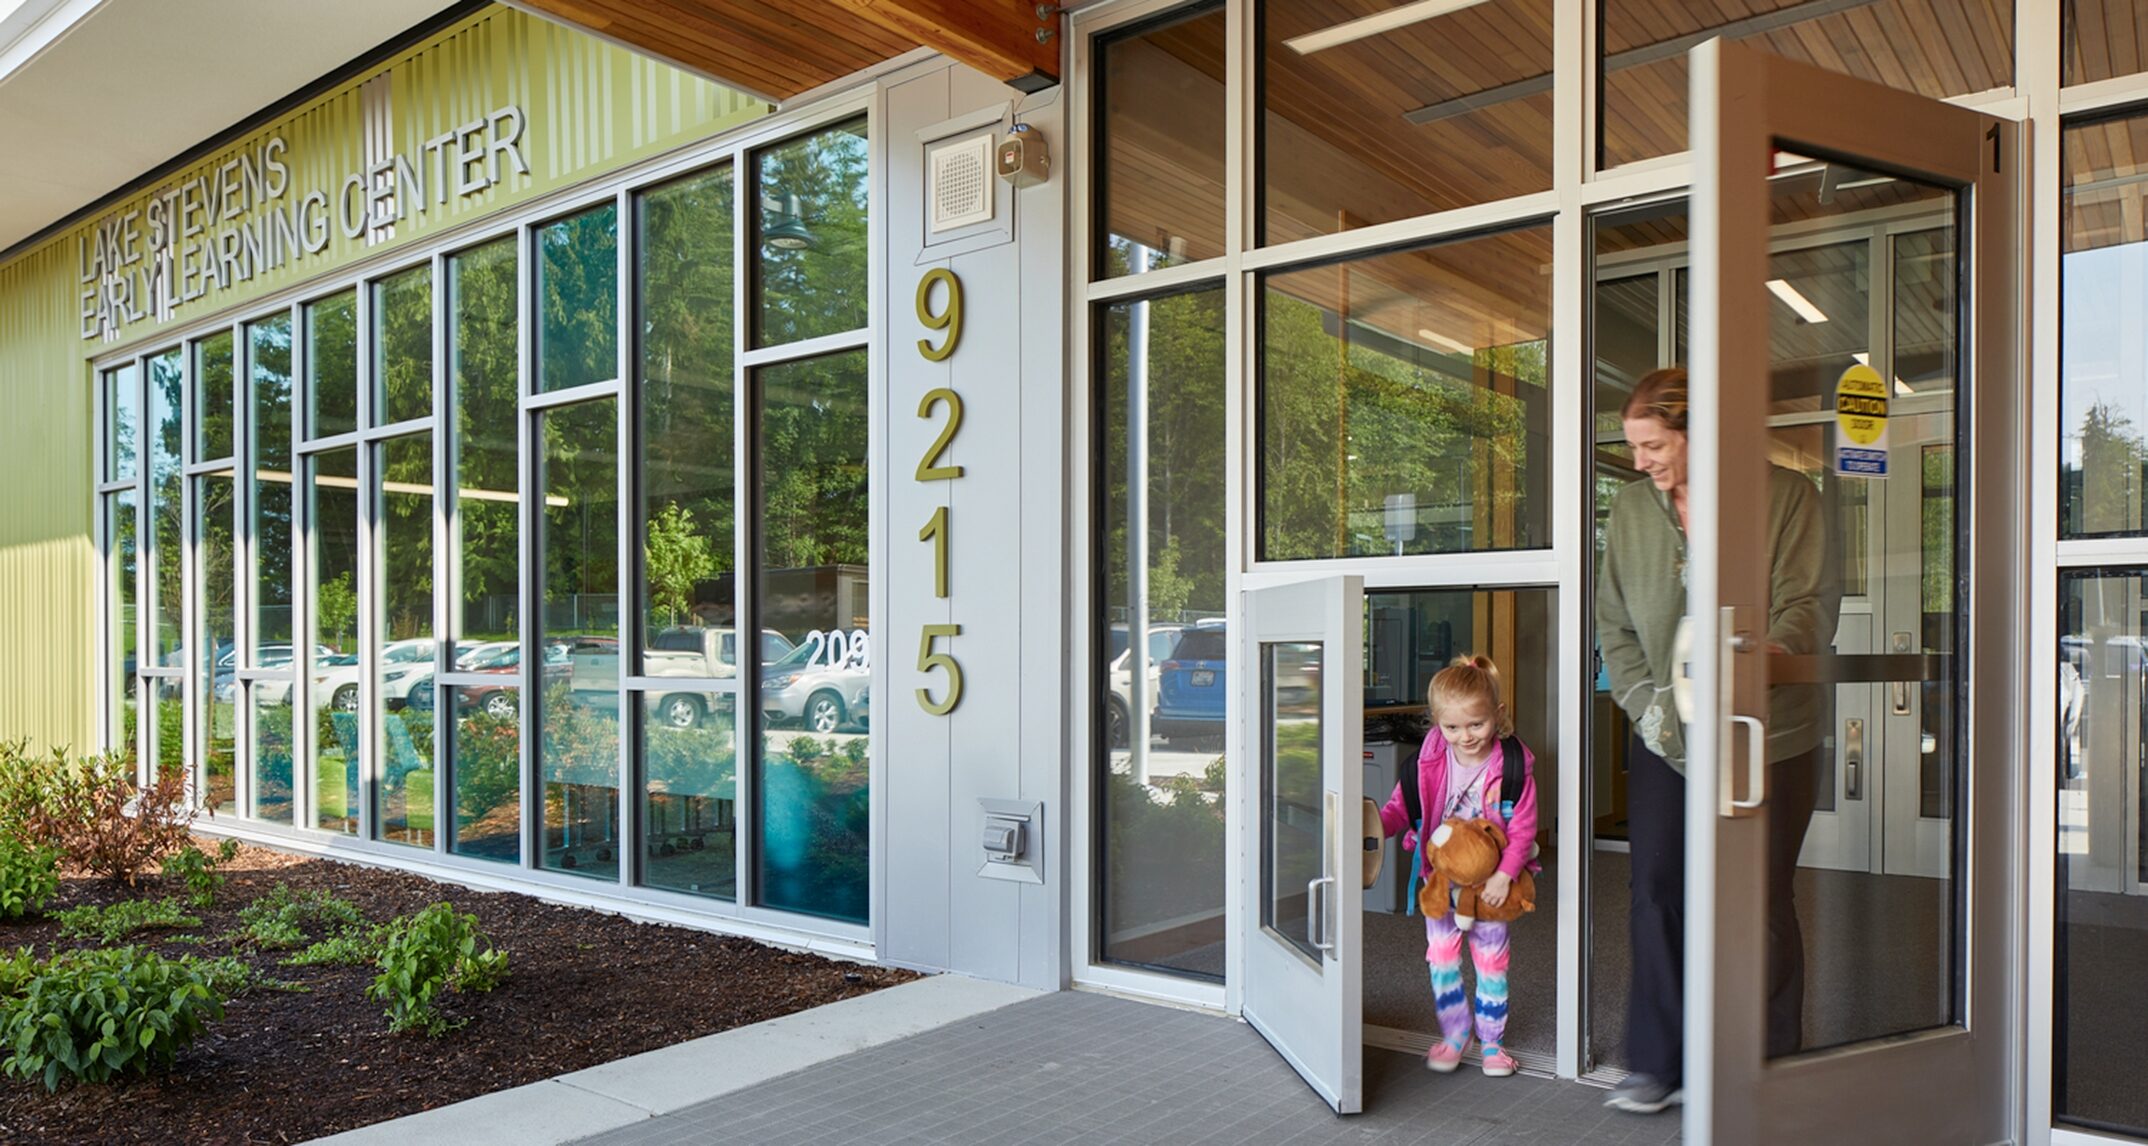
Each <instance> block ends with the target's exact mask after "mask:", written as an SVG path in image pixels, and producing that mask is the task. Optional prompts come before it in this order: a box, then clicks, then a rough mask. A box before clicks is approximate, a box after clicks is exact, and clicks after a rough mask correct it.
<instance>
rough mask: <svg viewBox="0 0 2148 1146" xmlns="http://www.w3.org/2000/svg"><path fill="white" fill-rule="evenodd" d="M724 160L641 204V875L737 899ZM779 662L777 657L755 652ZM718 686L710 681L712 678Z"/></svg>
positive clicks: (728, 236)
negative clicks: (653, 680)
mask: <svg viewBox="0 0 2148 1146" xmlns="http://www.w3.org/2000/svg"><path fill="white" fill-rule="evenodd" d="M735 197H736V196H735V192H734V190H733V185H732V179H731V170H730V168H728V167H720V168H717V169H715V170H713V171H709V172H705V173H702V174H699V175H695V176H692V177H689V178H687V179H683V180H680V181H678V182H676V183H671V184H668V185H666V186H664V187H661V188H658V189H656V190H654V191H651V192H649V193H647V194H645V195H643V196H642V198H641V201H640V219H639V221H640V235H639V238H640V248H639V249H640V264H639V265H640V274H641V277H640V282H639V292H638V296H637V297H638V300H639V315H638V325H639V327H640V330H641V362H640V367H641V369H640V377H639V381H638V386H637V390H636V397H637V400H638V402H639V406H640V414H639V417H638V419H637V420H636V427H637V430H638V432H639V440H638V442H637V453H638V455H639V458H640V463H641V468H640V483H641V487H640V488H641V493H640V498H639V503H638V505H637V512H638V514H639V521H640V523H641V524H640V529H639V531H638V535H639V537H640V539H641V564H640V569H641V577H640V583H639V594H638V596H639V606H638V609H637V611H636V612H637V617H638V620H639V623H640V628H639V633H640V643H639V648H640V657H641V672H642V674H643V675H644V676H649V677H672V678H679V679H680V684H679V685H678V686H677V687H676V688H674V689H670V690H666V691H661V692H657V691H651V692H647V693H644V694H643V695H642V696H641V698H640V701H639V703H640V706H641V721H640V728H641V740H640V752H639V759H640V760H641V768H642V775H641V780H640V782H641V790H642V791H641V800H642V804H641V815H642V832H643V835H644V838H645V839H646V840H647V841H648V846H647V847H646V848H645V849H644V852H645V858H644V859H643V861H642V869H641V882H643V883H645V884H647V885H649V886H651V887H664V888H670V889H672V890H675V891H685V892H690V893H694V894H700V895H711V896H718V897H721V898H726V899H728V898H732V897H734V896H735V895H736V894H737V879H736V873H735V871H734V868H735V866H736V857H737V849H736V842H735V841H736V837H735V825H736V800H737V794H738V776H737V760H738V753H737V711H738V693H737V691H736V690H737V688H738V687H739V683H738V666H739V664H740V663H741V658H740V652H739V649H738V645H737V632H736V617H735V608H734V602H733V597H732V594H733V592H734V584H733V583H734V579H733V577H732V576H731V573H732V566H733V564H734V561H733V548H732V537H733V535H734V534H733V531H734V529H735V528H736V521H737V506H736V498H735V496H734V491H733V489H732V486H733V476H732V467H733V463H734V460H735V459H734V457H733V454H734V451H733V449H732V427H733V424H734V422H733V419H734V417H735V413H734V411H735V386H734V381H733V376H732V347H733V345H734V342H733V338H734V327H735V323H734V321H733V319H734V316H733V313H732V312H733V309H734V308H733V306H732V301H731V300H732V285H733V284H732V278H733V276H732V271H731V254H732V245H733V244H732V229H731V227H732V216H733V211H734V206H735ZM769 651H772V652H775V653H776V654H777V655H775V656H768V657H764V658H763V659H764V660H767V661H774V660H777V659H780V656H781V653H782V652H787V651H788V645H787V644H786V645H785V646H784V647H783V648H782V649H780V650H769ZM716 684H723V685H727V686H728V690H727V691H718V690H716V689H715V688H713V687H711V686H712V685H716Z"/></svg>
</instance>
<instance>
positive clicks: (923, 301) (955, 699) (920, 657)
mask: <svg viewBox="0 0 2148 1146" xmlns="http://www.w3.org/2000/svg"><path fill="white" fill-rule="evenodd" d="M936 285H937V286H944V287H946V288H947V289H946V292H945V293H946V305H945V307H944V308H942V309H940V310H934V309H933V302H934V294H935V292H934V290H933V287H934V286H936ZM917 321H918V324H919V325H921V326H923V327H924V328H925V329H926V330H928V331H937V332H940V333H943V334H945V335H946V338H945V339H943V340H942V341H941V342H940V344H939V345H938V346H934V345H933V344H932V340H931V339H930V338H920V339H918V340H917V352H918V354H919V355H921V356H922V357H923V358H924V359H925V361H927V362H945V361H947V360H948V359H950V358H953V357H954V356H955V347H956V346H958V345H960V344H961V342H962V280H961V279H959V278H957V277H955V272H953V271H951V270H948V269H947V268H946V267H934V268H933V269H931V270H929V271H926V272H925V276H924V277H923V278H921V279H919V280H918V281H917ZM942 406H944V407H946V409H947V423H946V425H944V426H942V427H941V428H940V433H939V435H938V436H937V437H935V438H933V440H932V444H931V445H929V446H927V447H925V456H924V457H922V458H919V459H918V462H917V480H918V481H919V482H935V481H953V480H955V479H956V478H959V477H961V476H962V467H961V466H951V465H946V464H943V462H942V461H941V456H942V455H943V454H945V453H946V452H947V449H948V447H949V446H952V445H953V444H954V442H955V432H956V431H957V430H960V429H961V428H962V396H961V395H959V394H957V393H955V392H954V391H953V390H950V389H948V388H947V387H945V386H941V387H936V388H934V389H933V390H931V391H929V392H927V393H926V395H925V397H924V399H923V400H922V401H920V402H918V404H917V416H918V417H919V418H922V419H924V420H925V421H927V422H930V421H932V420H933V418H932V413H933V411H934V410H935V409H936V408H939V407H942ZM950 526H951V522H950V520H949V514H948V508H947V507H946V506H944V505H943V506H940V507H939V508H938V509H935V510H933V511H932V516H931V517H930V518H929V519H927V520H926V522H925V526H924V528H922V529H920V530H918V531H917V539H918V540H919V541H922V542H924V543H926V544H927V545H930V546H932V595H933V596H935V597H938V598H940V599H942V600H945V599H946V597H947V553H948V547H949V545H950V543H951V539H952V538H951V533H950ZM961 635H962V626H961V625H926V626H924V627H923V628H922V629H921V630H920V631H919V633H918V641H917V671H918V673H919V674H920V675H922V674H925V673H930V672H935V671H938V672H943V673H945V674H946V675H947V682H946V690H945V691H944V692H943V693H942V694H941V695H940V698H939V699H938V700H934V699H933V697H932V690H930V689H928V688H919V689H918V690H917V706H918V707H919V708H922V709H924V710H925V711H926V712H927V713H930V714H931V715H933V716H946V715H947V714H948V713H950V712H953V711H954V710H955V706H956V705H957V704H960V703H962V665H961V664H960V663H958V662H957V661H956V660H955V658H954V654H952V653H943V652H939V651H937V650H935V649H934V648H933V642H935V641H937V640H941V639H945V640H948V641H950V642H952V641H953V640H954V638H956V637H958V636H961Z"/></svg>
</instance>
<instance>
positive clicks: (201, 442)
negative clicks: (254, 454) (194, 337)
mask: <svg viewBox="0 0 2148 1146" xmlns="http://www.w3.org/2000/svg"><path fill="white" fill-rule="evenodd" d="M231 346H232V342H231V332H230V331H228V330H225V331H220V332H218V333H216V334H212V335H210V336H209V337H207V338H204V339H202V340H200V341H199V342H196V343H195V344H194V427H195V434H194V460H195V461H198V462H207V461H215V460H217V459H218V458H228V457H230V456H231V443H232V440H233V439H232V436H231V426H232V418H233V416H234V410H233V407H232V403H233V402H234V401H236V398H235V397H234V390H233V384H234V383H235V381H236V379H237V376H236V374H235V373H234V370H233V366H232V353H231Z"/></svg>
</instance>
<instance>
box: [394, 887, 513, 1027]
mask: <svg viewBox="0 0 2148 1146" xmlns="http://www.w3.org/2000/svg"><path fill="white" fill-rule="evenodd" d="M376 962H377V965H378V966H379V967H380V974H379V975H377V976H375V977H374V979H373V985H372V986H370V987H368V988H366V997H367V998H369V999H372V1000H374V1001H375V1002H382V1003H386V1004H387V1005H388V1010H387V1016H388V1029H389V1030H390V1031H393V1032H395V1033H397V1034H401V1033H403V1032H405V1031H413V1030H422V1031H424V1032H425V1033H426V1034H428V1035H434V1036H437V1035H441V1034H445V1033H447V1032H448V1031H451V1030H454V1029H455V1028H456V1027H459V1026H461V1025H462V1024H463V1022H465V1021H467V1020H454V1021H450V1020H449V1019H448V1018H447V1017H446V1016H444V1015H442V1014H441V1013H440V1011H439V1008H438V1007H437V1006H436V1003H437V1002H438V1000H439V997H440V996H441V995H442V994H443V993H445V992H447V991H457V992H471V993H474V992H481V991H490V990H492V989H493V988H494V987H497V986H499V985H500V983H501V981H503V980H505V979H506V978H507V953H506V952H505V951H501V950H498V949H496V948H494V947H493V946H492V942H491V941H490V940H489V939H487V938H485V935H484V933H483V932H481V931H479V930H478V929H477V917H476V916H474V915H470V914H467V913H465V912H459V911H456V910H455V906H454V905H453V904H451V903H435V904H433V905H432V906H431V907H428V908H426V909H425V910H423V911H420V912H418V913H417V914H416V915H406V916H401V917H398V918H396V919H394V920H392V921H390V922H389V923H388V925H387V926H386V927H384V928H382V929H381V935H380V954H379V956H378V958H377V960H376Z"/></svg>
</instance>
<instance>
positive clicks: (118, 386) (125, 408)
mask: <svg viewBox="0 0 2148 1146" xmlns="http://www.w3.org/2000/svg"><path fill="white" fill-rule="evenodd" d="M141 390H142V372H141V370H140V369H139V368H138V367H136V366H135V364H134V363H132V362H129V363H127V364H126V365H125V366H121V367H119V368H118V369H116V370H107V371H105V372H104V409H105V429H104V474H103V480H104V481H132V480H133V479H134V475H135V472H136V464H137V463H136V457H137V453H138V448H139V444H138V439H139V437H140V435H141V421H142V418H141V414H142V394H141Z"/></svg>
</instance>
